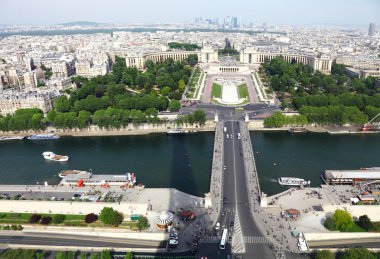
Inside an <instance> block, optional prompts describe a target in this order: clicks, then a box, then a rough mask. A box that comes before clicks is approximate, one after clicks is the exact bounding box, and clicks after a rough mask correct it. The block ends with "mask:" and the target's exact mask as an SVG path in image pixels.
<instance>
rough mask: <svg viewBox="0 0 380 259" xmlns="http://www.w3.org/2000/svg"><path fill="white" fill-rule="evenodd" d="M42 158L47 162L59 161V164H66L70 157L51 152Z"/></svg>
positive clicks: (44, 153) (44, 154) (43, 154)
mask: <svg viewBox="0 0 380 259" xmlns="http://www.w3.org/2000/svg"><path fill="white" fill-rule="evenodd" d="M42 156H43V157H44V158H45V159H47V160H52V161H58V162H66V161H68V160H69V157H68V156H61V155H56V154H54V153H53V152H50V151H46V152H43V153H42Z"/></svg>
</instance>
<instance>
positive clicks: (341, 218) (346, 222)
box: [333, 210, 354, 231]
mask: <svg viewBox="0 0 380 259" xmlns="http://www.w3.org/2000/svg"><path fill="white" fill-rule="evenodd" d="M333 219H334V224H335V227H336V228H337V229H338V230H340V231H345V230H348V229H349V228H351V227H352V225H353V224H354V221H353V220H352V216H351V214H350V213H348V212H347V211H345V210H336V211H335V213H334V215H333Z"/></svg>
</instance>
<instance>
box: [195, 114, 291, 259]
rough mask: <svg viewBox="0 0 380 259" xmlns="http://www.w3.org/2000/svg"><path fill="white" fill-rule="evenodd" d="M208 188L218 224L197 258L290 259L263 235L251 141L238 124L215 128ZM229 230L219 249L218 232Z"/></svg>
mask: <svg viewBox="0 0 380 259" xmlns="http://www.w3.org/2000/svg"><path fill="white" fill-rule="evenodd" d="M212 170H213V171H212V176H211V177H212V179H211V185H210V192H211V200H212V204H213V210H212V211H213V213H212V217H211V218H212V219H214V220H215V221H214V222H219V223H220V224H221V227H220V230H218V231H217V230H214V231H213V232H212V234H210V235H209V236H206V237H203V238H202V241H201V244H200V246H199V250H198V255H199V257H202V256H206V257H207V258H228V256H231V258H233V257H232V256H237V258H239V256H242V257H244V258H261V259H262V258H290V257H298V256H297V255H294V254H286V253H285V252H284V251H285V247H284V246H281V245H279V243H278V242H277V241H276V239H275V238H273V236H272V235H271V234H269V233H266V232H265V228H264V226H263V225H264V224H262V223H263V220H265V219H266V216H267V215H266V214H265V212H264V211H263V210H261V209H260V200H261V191H260V185H259V179H258V176H257V170H256V164H255V159H254V155H253V150H252V144H251V138H250V135H249V131H248V128H247V124H246V123H245V122H244V121H241V120H231V121H220V122H218V123H217V125H216V131H215V147H214V160H213V167H212ZM223 229H228V240H229V241H228V242H227V245H226V248H225V249H220V248H219V243H220V238H221V232H222V231H223Z"/></svg>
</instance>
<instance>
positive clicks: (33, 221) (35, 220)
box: [29, 214, 41, 224]
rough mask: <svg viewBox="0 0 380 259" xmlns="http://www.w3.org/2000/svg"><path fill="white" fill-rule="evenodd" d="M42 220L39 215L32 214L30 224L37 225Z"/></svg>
mask: <svg viewBox="0 0 380 259" xmlns="http://www.w3.org/2000/svg"><path fill="white" fill-rule="evenodd" d="M40 219H41V215H39V214H32V215H31V216H30V217H29V223H32V224H34V223H37V222H38V221H40Z"/></svg>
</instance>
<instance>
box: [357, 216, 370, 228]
mask: <svg viewBox="0 0 380 259" xmlns="http://www.w3.org/2000/svg"><path fill="white" fill-rule="evenodd" d="M358 225H359V226H360V227H362V228H364V229H365V230H367V231H368V230H370V229H371V227H372V222H371V219H370V218H369V217H368V216H367V215H363V216H360V217H359V220H358Z"/></svg>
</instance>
